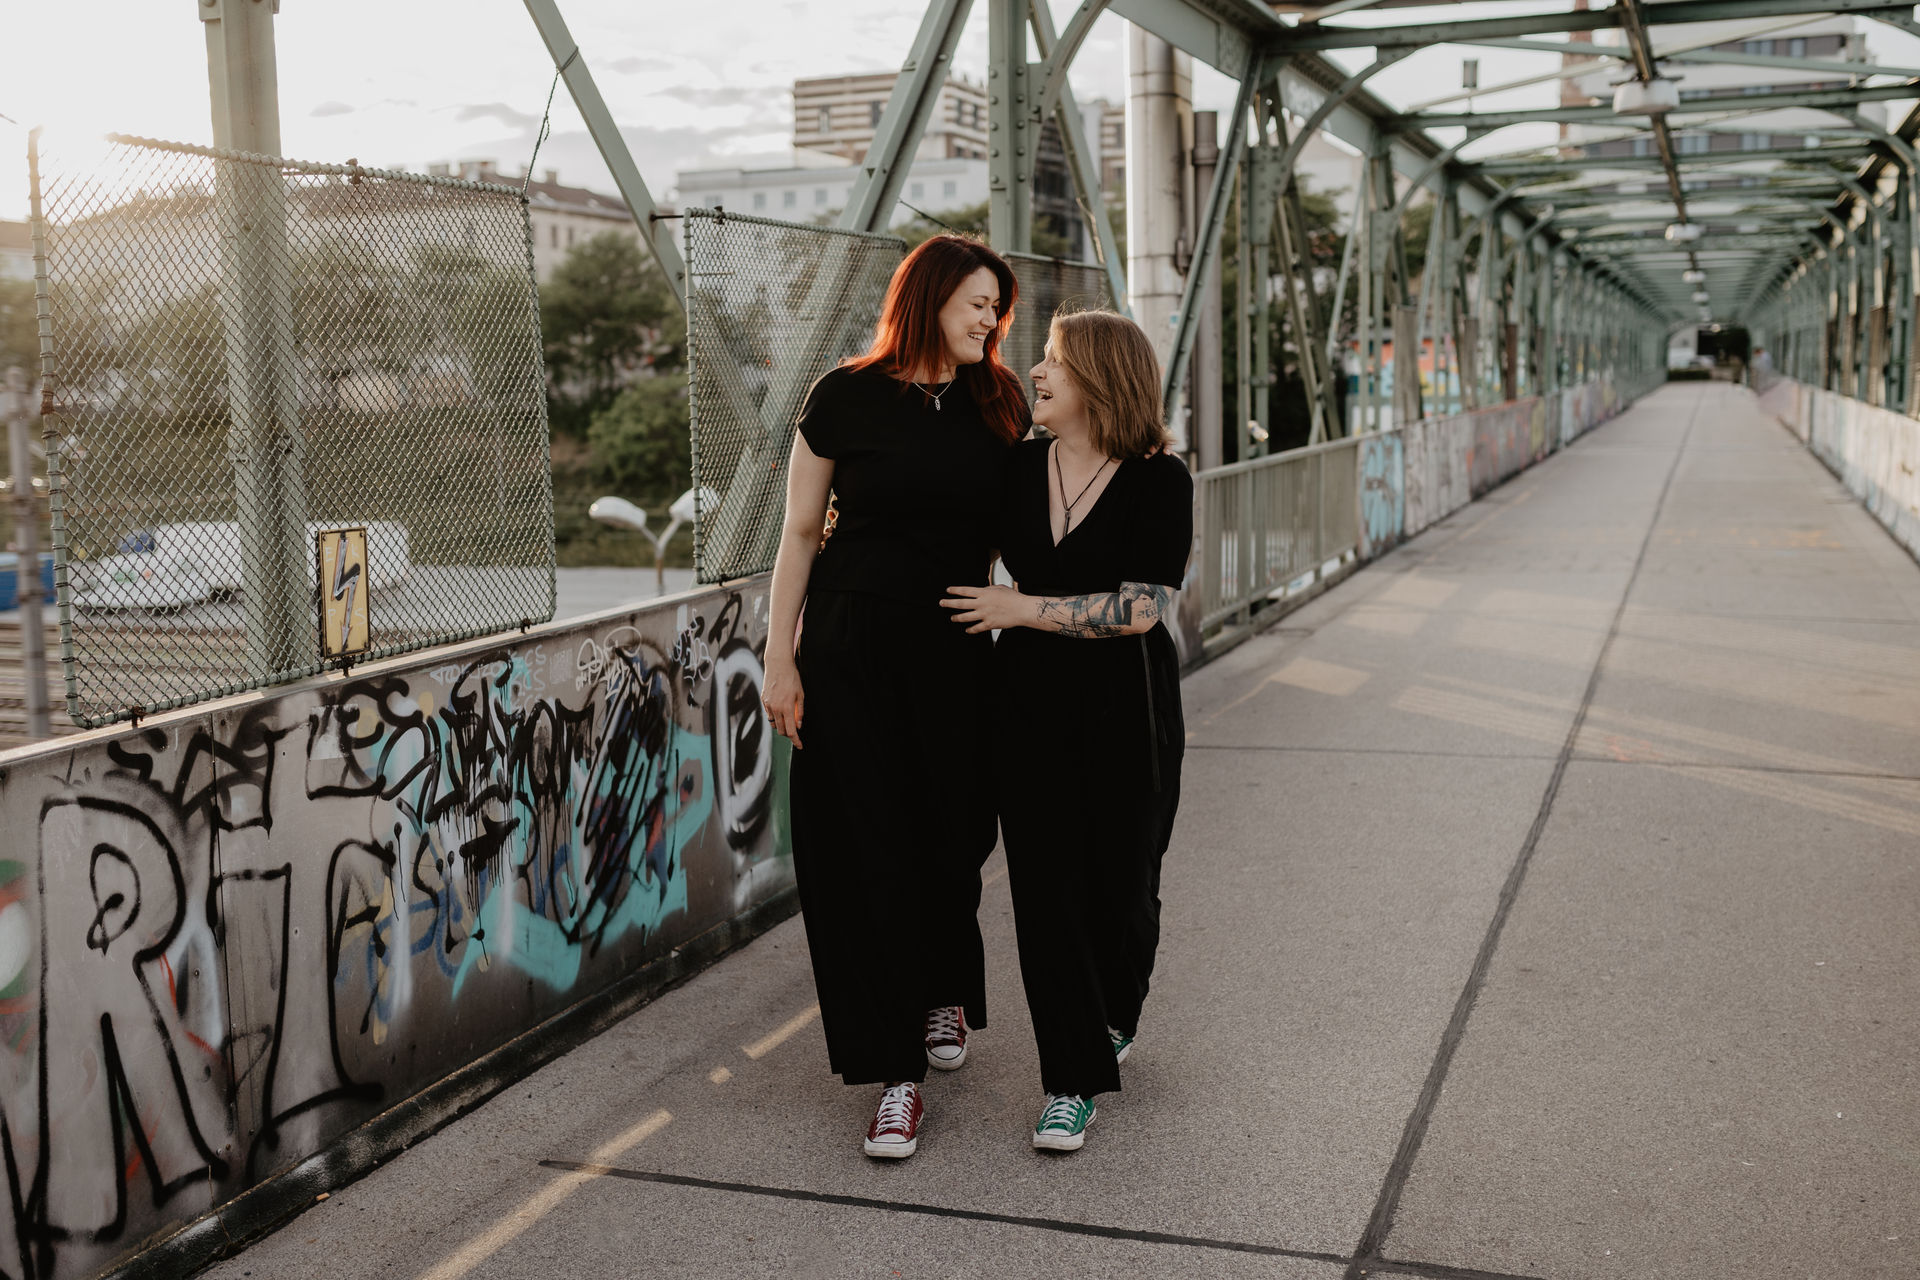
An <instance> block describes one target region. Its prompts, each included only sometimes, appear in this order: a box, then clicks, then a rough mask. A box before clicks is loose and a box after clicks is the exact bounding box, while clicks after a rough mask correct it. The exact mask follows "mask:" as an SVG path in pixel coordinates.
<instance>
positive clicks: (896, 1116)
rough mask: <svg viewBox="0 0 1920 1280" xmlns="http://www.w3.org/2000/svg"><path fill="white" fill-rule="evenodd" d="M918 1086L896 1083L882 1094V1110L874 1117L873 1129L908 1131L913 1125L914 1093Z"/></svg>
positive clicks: (883, 1131) (896, 1131)
mask: <svg viewBox="0 0 1920 1280" xmlns="http://www.w3.org/2000/svg"><path fill="white" fill-rule="evenodd" d="M915 1088H916V1086H914V1085H911V1084H896V1085H894V1086H893V1087H891V1088H890V1089H888V1090H887V1091H886V1092H885V1093H883V1094H881V1095H880V1110H879V1112H878V1113H877V1114H876V1115H875V1116H874V1119H873V1131H874V1132H875V1133H886V1132H888V1131H889V1130H891V1131H893V1132H895V1133H906V1132H907V1131H908V1130H909V1129H911V1128H912V1127H913V1095H914V1090H915Z"/></svg>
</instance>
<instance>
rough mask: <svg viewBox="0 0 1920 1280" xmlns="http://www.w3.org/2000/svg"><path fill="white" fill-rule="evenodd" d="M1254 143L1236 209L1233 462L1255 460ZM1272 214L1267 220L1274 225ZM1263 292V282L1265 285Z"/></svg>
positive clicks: (1243, 167) (1242, 171) (1257, 148)
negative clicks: (1253, 426) (1253, 423)
mask: <svg viewBox="0 0 1920 1280" xmlns="http://www.w3.org/2000/svg"><path fill="white" fill-rule="evenodd" d="M1261 141H1262V139H1258V138H1256V139H1253V140H1252V144H1251V145H1250V146H1249V147H1248V148H1247V154H1246V155H1245V157H1243V159H1242V162H1241V166H1240V182H1239V185H1238V187H1237V189H1236V195H1237V199H1235V201H1234V205H1233V235H1234V241H1233V243H1234V259H1233V441H1234V449H1233V460H1234V461H1235V462H1238V461H1240V460H1241V459H1242V458H1246V457H1250V456H1252V449H1253V446H1254V444H1255V443H1256V441H1255V440H1254V438H1253V433H1252V432H1251V431H1249V430H1248V426H1247V424H1248V423H1250V422H1252V421H1253V378H1254V372H1253V180H1254V166H1255V165H1256V164H1258V163H1259V156H1260V142H1261ZM1272 217H1273V215H1272V212H1271V211H1269V212H1268V215H1267V218H1268V221H1269V222H1271V221H1272ZM1263 289H1264V282H1263Z"/></svg>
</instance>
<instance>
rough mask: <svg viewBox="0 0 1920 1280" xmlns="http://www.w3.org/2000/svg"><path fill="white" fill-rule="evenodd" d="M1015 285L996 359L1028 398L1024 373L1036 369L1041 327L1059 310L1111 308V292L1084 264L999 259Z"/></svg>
mask: <svg viewBox="0 0 1920 1280" xmlns="http://www.w3.org/2000/svg"><path fill="white" fill-rule="evenodd" d="M1002 256H1003V257H1005V258H1006V260H1007V263H1008V265H1009V266H1011V267H1012V268H1013V274H1014V276H1015V277H1016V278H1018V280H1019V281H1020V302H1019V304H1018V305H1017V306H1015V307H1014V309H1013V327H1012V328H1011V329H1009V330H1008V331H1007V340H1006V342H1005V343H1004V344H1002V346H1001V348H1000V358H1001V359H1002V360H1005V361H1006V362H1007V367H1008V368H1009V369H1012V370H1013V371H1014V372H1015V373H1017V374H1019V375H1020V381H1021V383H1022V384H1023V385H1024V386H1025V387H1026V388H1027V394H1028V395H1032V394H1033V380H1032V379H1031V378H1029V377H1028V376H1027V372H1028V370H1030V369H1032V368H1033V366H1035V365H1036V364H1039V363H1040V357H1041V355H1042V354H1044V353H1045V351H1046V349H1047V326H1048V325H1049V324H1050V323H1051V322H1052V320H1053V313H1054V312H1056V311H1058V310H1059V309H1060V308H1061V307H1065V308H1067V309H1068V310H1069V311H1086V310H1089V309H1091V308H1095V307H1111V306H1112V305H1113V290H1112V289H1111V288H1109V287H1108V285H1107V273H1106V271H1105V270H1103V269H1102V268H1100V267H1098V266H1095V265H1094V264H1092V263H1090V262H1065V261H1062V260H1061V259H1059V258H1043V257H1040V256H1039V255H1037V254H1031V253H1008V254H1003V255H1002Z"/></svg>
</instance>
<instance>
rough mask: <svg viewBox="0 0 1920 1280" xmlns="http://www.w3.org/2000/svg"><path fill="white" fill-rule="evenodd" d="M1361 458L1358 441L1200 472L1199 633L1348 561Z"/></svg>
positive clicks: (1355, 538)
mask: <svg viewBox="0 0 1920 1280" xmlns="http://www.w3.org/2000/svg"><path fill="white" fill-rule="evenodd" d="M1359 455H1360V438H1359V437H1357V436H1356V437H1352V438H1349V439H1346V440H1334V441H1331V442H1330V443H1327V444H1319V445H1309V446H1308V447H1306V448H1304V449H1290V450H1288V451H1287V452H1285V453H1276V454H1274V455H1272V456H1271V457H1266V458H1255V459H1253V460H1251V461H1248V462H1236V463H1233V464H1231V465H1229V466H1224V467H1216V468H1214V469H1212V470H1210V471H1203V472H1201V473H1200V475H1199V476H1198V477H1197V488H1198V490H1199V492H1198V495H1197V496H1198V498H1199V502H1200V510H1201V512H1202V513H1203V516H1202V521H1201V525H1202V528H1203V530H1204V532H1203V533H1202V535H1201V539H1200V555H1199V558H1198V565H1197V567H1198V570H1199V575H1200V577H1199V582H1198V583H1197V584H1196V585H1198V587H1199V590H1200V627H1201V630H1202V633H1203V634H1204V633H1205V632H1206V631H1209V630H1211V629H1213V628H1215V627H1217V626H1218V625H1219V624H1221V623H1223V622H1226V621H1227V620H1229V619H1231V618H1234V617H1236V616H1237V617H1238V618H1239V619H1240V620H1241V621H1243V622H1244V621H1246V620H1248V619H1249V618H1250V616H1251V613H1252V611H1253V609H1254V607H1255V606H1256V605H1257V604H1259V603H1260V602H1262V601H1265V600H1266V599H1267V598H1268V597H1269V596H1270V595H1271V594H1272V593H1273V592H1274V591H1276V590H1282V589H1285V588H1286V587H1287V586H1288V584H1290V583H1293V582H1296V581H1298V580H1299V579H1301V578H1303V577H1306V576H1309V575H1312V576H1314V577H1316V578H1317V577H1319V576H1321V575H1323V574H1324V573H1326V572H1330V571H1332V572H1337V571H1338V566H1342V565H1345V564H1346V563H1347V562H1348V561H1350V560H1351V559H1352V557H1353V556H1354V555H1355V554H1356V553H1357V552H1358V550H1359V540H1360V526H1359V521H1358V520H1357V519H1356V511H1357V508H1358V497H1359V494H1358V488H1357V485H1356V482H1355V477H1356V471H1357V464H1358V459H1359ZM1189 589H1190V590H1191V589H1192V588H1191V586H1190V587H1189Z"/></svg>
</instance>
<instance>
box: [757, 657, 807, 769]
mask: <svg viewBox="0 0 1920 1280" xmlns="http://www.w3.org/2000/svg"><path fill="white" fill-rule="evenodd" d="M806 702H807V696H806V691H805V690H803V689H802V688H801V687H800V668H799V667H797V666H795V665H794V663H793V660H792V659H791V658H789V659H788V660H787V661H785V662H777V661H776V662H769V663H768V664H767V683H766V685H765V686H764V687H763V688H762V689H761V691H760V705H761V706H763V707H765V708H766V709H767V719H768V720H770V721H771V722H772V723H773V731H774V732H775V733H777V734H779V735H780V736H781V737H783V738H786V739H788V740H789V741H791V742H792V743H793V745H794V748H795V749H796V750H798V749H799V746H800V719H801V716H802V715H803V714H804V712H805V708H806Z"/></svg>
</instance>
